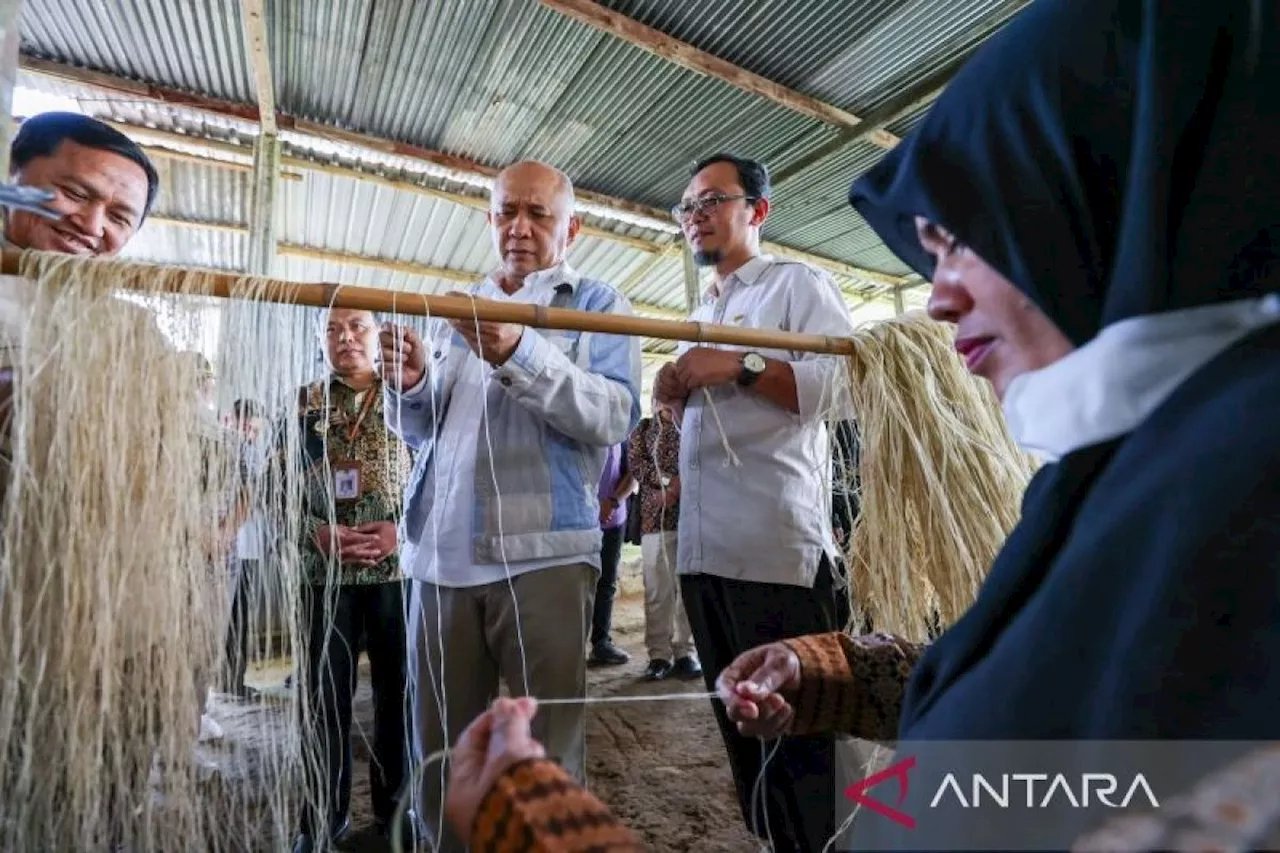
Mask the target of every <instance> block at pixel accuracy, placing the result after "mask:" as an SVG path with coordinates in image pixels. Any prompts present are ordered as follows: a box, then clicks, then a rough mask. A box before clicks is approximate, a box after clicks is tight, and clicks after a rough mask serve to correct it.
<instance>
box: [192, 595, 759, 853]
mask: <svg viewBox="0 0 1280 853" xmlns="http://www.w3.org/2000/svg"><path fill="white" fill-rule="evenodd" d="M628 580H630V579H628ZM643 636H644V611H643V603H642V600H641V598H640V596H639V595H638V590H637V589H636V584H635V583H634V582H624V584H623V596H622V597H621V598H620V599H619V600H618V602H617V604H616V606H615V609H614V639H615V641H616V642H617V643H618V644H619V645H620V646H622V647H623V648H625V649H626V650H627V651H628V652H630V653H631V661H630V663H627V664H625V665H623V666H619V667H610V668H602V669H592V670H589V691H590V695H595V696H630V695H647V694H657V693H691V692H702V691H704V690H705V685H704V683H703V682H702V681H701V680H698V681H687V682H686V681H678V680H674V679H673V680H669V681H666V682H662V683H658V684H652V683H649V682H645V681H643V680H642V678H641V673H642V672H643V670H644V668H645V666H646V664H647V660H646V657H645V651H644V647H643ZM287 673H288V666H287V663H281V664H278V665H275V666H272V667H269V668H259V669H256V670H255V671H253V672H252V673H251V675H250V678H249V681H250V683H252V684H253V685H254V686H256V687H260V688H263V689H265V690H266V692H267V693H268V698H267V699H266V700H265V701H264V702H259V703H253V704H251V705H244V704H240V703H236V702H233V701H228V700H226V699H225V698H222V697H215V699H214V700H213V701H212V703H211V705H210V709H209V710H210V713H211V714H212V716H213V717H214V718H215V719H216V720H217V721H218V722H219V723H220V724H221V725H222V726H223V728H224V730H225V732H226V735H225V738H224V741H223V742H222V743H221V744H211V745H209V747H208V751H209V752H210V757H212V758H213V759H214V760H216V759H217V753H218V752H224V751H226V750H228V749H229V748H231V747H232V746H233V745H234V746H236V747H243V746H244V745H245V744H243V743H239V744H236V743H235V742H236V741H237V740H242V739H243V738H244V737H245V736H246V733H247V732H250V731H253V732H256V734H255V735H254V738H255V739H257V738H262V737H263V734H262V732H263V731H264V728H263V727H264V726H266V728H267V729H271V728H275V727H276V726H278V727H279V729H278V730H279V731H281V732H284V731H287V727H288V726H289V724H290V716H291V714H292V712H293V703H292V701H291V697H289V695H288V692H287V691H284V690H283V689H282V688H281V685H282V683H283V681H284V678H285V675H286V674H287ZM368 685H369V678H368V663H367V661H365V662H364V663H363V665H362V667H361V672H360V689H359V693H358V694H357V697H356V710H355V721H356V724H355V726H354V727H353V732H354V737H355V743H354V751H355V757H356V771H355V780H354V785H353V791H352V815H351V823H352V834H351V835H350V836H349V838H348V841H347V842H346V843H345V844H344V845H343V848H344V849H346V850H354V851H369V853H373V851H384V850H388V849H390V848H389V847H387V845H385V844H384V843H382V842H381V841H380V839H378V838H377V837H376V836H374V835H373V834H372V832H371V831H370V830H369V827H370V824H371V823H372V819H371V816H370V811H369V786H368V776H367V767H368V758H369V743H368V741H367V740H366V738H368V737H369V736H370V735H371V734H372V703H371V695H370V690H369V686H368ZM587 767H588V770H587V772H588V786H589V787H590V789H591V790H592V791H593V792H594V793H595V794H596V795H597V796H599V797H600V798H601V799H602V800H603V801H604V802H605V803H607V804H608V805H609V806H610V807H611V808H612V809H613V811H614V813H615V814H617V815H618V816H619V817H620V818H621V819H622V820H624V821H625V822H626V823H627V824H628V825H629V826H631V827H632V828H633V829H634V830H635V831H636V832H637V833H639V834H640V835H641V836H642V838H643V840H644V842H645V843H646V845H647V846H648V848H649V849H650V850H653V851H655V853H750V851H755V850H758V849H759V847H760V845H759V844H758V843H756V842H753V841H752V838H751V836H750V834H749V833H748V832H747V831H746V830H745V828H744V827H743V826H742V820H741V817H740V813H739V811H738V807H737V804H736V799H735V797H734V795H733V787H732V786H733V783H732V779H731V777H730V775H729V768H728V763H727V761H726V758H725V753H724V747H723V745H722V743H721V741H720V735H719V732H718V730H717V728H716V725H715V719H714V717H713V716H712V712H711V706H710V703H709V702H708V701H707V700H705V699H698V700H679V701H671V702H642V703H635V704H618V705H595V706H590V707H589V708H588V714H587Z"/></svg>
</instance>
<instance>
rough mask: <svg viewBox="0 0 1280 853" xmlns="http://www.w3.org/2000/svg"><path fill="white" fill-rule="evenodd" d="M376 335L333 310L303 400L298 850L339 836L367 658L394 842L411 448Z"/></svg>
mask: <svg viewBox="0 0 1280 853" xmlns="http://www.w3.org/2000/svg"><path fill="white" fill-rule="evenodd" d="M378 331H379V329H378V323H377V321H376V319H375V318H374V316H373V314H372V313H370V312H369V311H357V310H351V309H340V308H334V309H331V310H330V311H329V312H328V314H327V316H326V318H325V323H324V326H323V335H324V350H325V355H326V358H327V361H328V365H329V370H330V373H329V376H327V377H326V378H325V379H322V380H320V381H317V382H314V383H312V384H311V385H308V386H306V387H305V388H303V389H302V390H301V393H300V396H299V407H300V413H299V414H300V417H301V434H300V435H299V437H298V440H299V443H300V444H301V446H302V453H303V460H302V464H303V468H304V474H303V484H304V489H303V501H302V503H303V517H302V524H301V542H300V543H299V550H300V552H301V558H302V572H303V575H302V580H303V587H302V620H303V621H302V630H303V639H304V642H305V644H306V646H307V648H306V650H305V653H304V654H302V655H299V657H298V660H299V662H300V664H301V663H305V669H302V670H301V672H300V684H299V688H300V689H299V696H300V697H301V699H302V701H301V702H300V703H299V704H300V706H301V707H302V709H303V725H304V734H305V743H306V745H307V748H308V749H310V750H311V754H310V755H309V756H308V758H309V760H308V761H307V766H308V768H309V770H308V775H309V777H310V778H309V779H308V782H309V785H310V797H309V799H311V800H312V801H313V802H312V804H311V806H310V807H308V809H307V811H306V813H305V814H304V816H303V821H302V832H301V834H300V835H299V837H298V839H297V843H296V844H295V848H294V849H295V850H299V851H305V850H310V849H312V848H313V847H319V846H320V843H319V842H320V837H321V833H327V834H328V835H329V837H330V838H331V839H333V840H337V839H338V838H339V837H341V836H342V835H344V834H345V832H346V830H347V828H348V825H349V824H348V811H349V808H350V800H351V770H352V768H351V764H352V758H351V743H350V730H351V708H352V699H353V697H354V694H355V689H356V673H357V664H358V655H359V650H360V649H361V648H363V649H365V650H366V651H367V652H368V654H369V664H370V671H371V676H372V681H373V685H372V686H373V703H374V742H373V755H372V756H371V760H370V766H369V773H370V789H371V794H372V799H373V815H374V820H375V822H376V824H377V827H376V828H377V830H378V831H379V832H381V833H384V834H385V833H389V832H390V831H391V826H390V824H391V820H392V816H393V813H394V811H395V806H396V797H397V794H398V793H399V789H400V786H401V783H402V782H403V780H404V774H405V762H406V756H405V743H404V713H403V706H404V697H405V650H406V645H405V616H404V605H403V601H404V584H405V581H404V576H403V574H402V573H401V570H400V562H399V555H398V549H397V543H396V523H397V520H398V518H399V516H400V506H401V495H402V494H403V492H404V487H405V482H406V479H407V478H408V474H409V469H410V458H409V451H408V448H406V447H405V445H404V444H403V443H402V442H401V441H400V440H399V439H398V438H396V437H395V436H394V435H392V434H391V432H390V431H389V430H388V429H387V426H386V422H385V420H384V419H383V416H382V397H383V395H382V382H381V379H380V378H379V376H378V374H377V372H376V370H375V358H376V353H377V350H378Z"/></svg>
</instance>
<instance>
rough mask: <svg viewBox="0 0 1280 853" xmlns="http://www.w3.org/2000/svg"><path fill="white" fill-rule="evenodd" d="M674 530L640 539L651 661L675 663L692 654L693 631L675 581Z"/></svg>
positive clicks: (678, 585) (647, 534)
mask: <svg viewBox="0 0 1280 853" xmlns="http://www.w3.org/2000/svg"><path fill="white" fill-rule="evenodd" d="M676 537H677V533H676V532H675V531H674V530H668V531H663V532H661V533H646V534H644V536H642V537H640V563H641V565H642V566H643V568H644V645H645V649H646V650H647V651H648V653H649V660H665V661H667V662H668V663H674V662H675V661H676V660H678V659H679V658H682V657H686V656H688V655H692V654H693V651H694V649H693V631H691V630H690V629H689V616H688V614H687V613H685V610H684V604H683V603H682V602H681V601H680V584H679V583H678V582H677V581H676Z"/></svg>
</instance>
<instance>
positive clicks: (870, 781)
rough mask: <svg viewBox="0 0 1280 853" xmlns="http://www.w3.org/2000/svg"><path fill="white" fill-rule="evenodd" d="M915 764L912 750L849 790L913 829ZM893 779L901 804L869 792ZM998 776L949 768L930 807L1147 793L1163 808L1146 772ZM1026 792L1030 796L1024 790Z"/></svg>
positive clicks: (1112, 804) (1096, 800) (1081, 801)
mask: <svg viewBox="0 0 1280 853" xmlns="http://www.w3.org/2000/svg"><path fill="white" fill-rule="evenodd" d="M915 766H916V758H915V756H914V755H911V756H907V757H906V758H903V759H900V760H899V761H896V762H894V763H893V764H891V765H889V766H888V767H886V768H885V769H883V770H881V771H879V772H877V773H873V774H871V775H870V776H868V777H867V778H865V779H862V780H860V781H858V782H854V783H853V784H852V785H850V786H849V787H848V788H846V789H845V792H844V795H845V796H846V797H848V798H849V799H850V800H852V801H853V802H855V803H857V804H858V805H860V806H863V807H864V808H867V809H870V810H871V811H873V812H875V813H876V814H878V815H881V816H882V817H886V818H888V819H889V820H891V821H893V822H894V823H897V824H899V825H901V826H904V827H906V828H907V829H915V826H916V821H915V818H914V817H912V816H911V815H909V814H907V813H906V812H904V811H902V809H901V806H902V804H903V803H904V802H906V799H907V792H908V789H909V785H910V779H909V776H908V774H909V772H910V771H911V770H912V768H914V767H915ZM891 779H893V780H896V781H897V783H898V785H897V791H898V796H897V803H896V804H895V805H892V806H891V805H889V804H888V803H884V802H881V801H880V800H877V799H875V798H874V797H872V796H870V795H869V794H868V793H867V792H868V791H869V790H870V789H872V788H874V787H875V786H877V785H879V784H880V783H882V782H886V781H888V780H891ZM994 779H995V780H997V781H993V779H992V778H988V777H987V776H984V775H983V774H981V773H974V774H972V775H971V777H970V778H969V784H968V785H967V786H966V785H963V784H962V783H961V777H958V776H957V775H956V774H955V773H948V774H947V775H946V776H944V777H943V779H942V782H941V784H939V785H938V789H937V791H935V792H934V795H933V799H932V800H930V802H929V808H931V809H934V808H937V807H938V806H939V805H941V804H942V803H944V802H954V803H955V804H958V805H960V806H961V807H962V808H967V809H972V808H978V807H980V806H991V807H996V808H1002V809H1007V808H1010V807H1011V806H1012V807H1015V808H1017V807H1021V805H1022V803H1024V802H1025V803H1026V807H1027V808H1031V809H1035V808H1040V809H1043V808H1049V807H1050V806H1053V805H1055V804H1066V805H1069V806H1070V807H1072V808H1089V807H1090V806H1092V805H1095V804H1097V805H1103V806H1107V807H1109V808H1118V809H1123V808H1128V807H1129V805H1130V803H1132V802H1134V800H1135V799H1136V798H1139V797H1141V798H1142V799H1145V801H1146V802H1147V803H1148V804H1150V806H1151V807H1152V808H1154V809H1158V808H1160V803H1159V801H1157V800H1156V795H1155V792H1153V791H1152V790H1151V785H1150V784H1148V783H1147V779H1146V777H1145V776H1143V775H1142V774H1141V773H1139V774H1137V775H1136V776H1135V777H1134V778H1133V779H1132V780H1131V781H1129V783H1128V785H1121V783H1120V780H1119V779H1117V778H1116V777H1115V776H1114V775H1112V774H1110V773H1084V774H1081V775H1080V777H1079V779H1078V780H1077V779H1075V778H1074V777H1070V776H1068V775H1067V774H1064V773H1056V774H1049V773H1004V774H1001V775H1000V776H998V777H994ZM1041 783H1043V785H1041ZM1120 790H1123V791H1124V795H1123V797H1122V798H1120V799H1119V800H1118V801H1117V800H1114V799H1113V797H1114V795H1115V794H1116V793H1117V792H1118V791H1120ZM966 792H967V793H966ZM1023 792H1025V796H1022V795H1021V794H1022V793H1023ZM1037 793H1039V795H1037Z"/></svg>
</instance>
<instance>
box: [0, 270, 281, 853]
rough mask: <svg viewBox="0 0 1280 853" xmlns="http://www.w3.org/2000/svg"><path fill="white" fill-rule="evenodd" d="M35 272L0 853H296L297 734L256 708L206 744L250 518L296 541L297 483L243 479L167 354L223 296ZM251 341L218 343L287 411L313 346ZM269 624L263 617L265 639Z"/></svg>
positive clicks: (165, 279) (167, 273)
mask: <svg viewBox="0 0 1280 853" xmlns="http://www.w3.org/2000/svg"><path fill="white" fill-rule="evenodd" d="M22 272H23V277H22V278H21V279H12V278H6V279H3V280H2V281H3V283H4V285H5V289H4V295H5V299H4V301H3V310H4V314H3V318H4V321H5V322H4V324H3V334H4V341H3V343H4V345H5V348H6V351H7V355H8V364H9V365H11V366H12V368H13V370H14V376H15V386H14V397H13V400H12V406H11V407H10V410H9V413H8V420H9V430H8V447H7V448H6V453H5V462H6V464H5V469H4V471H3V475H4V477H3V488H4V500H3V514H2V516H0V524H2V525H3V526H2V530H3V539H2V540H0V631H3V635H4V641H3V642H0V758H2V759H3V767H2V768H0V790H2V791H4V795H3V797H0V849H4V850H110V849H124V850H137V851H141V850H181V849H191V847H192V845H193V843H195V840H196V839H198V846H199V848H200V849H202V850H210V851H223V850H244V849H251V850H252V849H264V850H267V849H275V850H278V849H283V848H284V847H287V845H288V842H289V840H290V839H291V838H292V835H293V833H294V832H295V831H296V826H297V819H298V815H299V813H300V810H301V808H302V805H303V804H302V802H301V797H302V795H303V794H302V792H303V791H304V787H303V786H302V785H301V784H300V769H301V768H300V760H299V757H298V756H299V749H298V744H297V738H296V734H295V733H294V731H293V729H294V727H292V726H289V727H281V726H278V725H275V726H267V725H263V724H262V723H261V720H263V719H264V718H265V716H267V711H266V709H265V708H258V709H248V710H242V711H239V712H238V717H237V719H235V720H234V724H235V726H236V729H237V731H236V737H235V738H234V739H233V738H227V740H228V741H229V745H228V746H224V747H216V746H215V747H212V748H210V747H206V746H204V745H202V744H199V743H198V742H197V735H198V733H199V731H200V727H201V715H202V712H203V711H205V709H206V707H207V705H208V703H207V701H206V698H207V696H208V693H209V690H210V689H211V688H213V687H214V685H215V682H217V681H218V674H219V670H220V668H221V666H222V662H223V643H224V636H225V631H226V626H227V618H228V611H229V604H230V600H231V589H230V584H231V574H230V571H229V569H228V565H229V563H228V556H227V555H228V551H229V547H230V544H231V542H232V541H233V540H234V537H235V534H236V528H237V526H238V524H239V523H240V521H241V520H242V514H243V513H244V512H245V511H246V510H247V509H248V508H250V507H256V508H258V509H259V510H260V511H261V512H262V513H264V514H265V515H266V516H267V522H268V524H270V525H271V526H273V527H274V528H275V529H277V530H278V531H280V534H281V539H282V540H284V541H285V542H292V541H296V525H297V522H296V519H297V505H296V504H297V502H296V499H295V497H294V496H296V494H297V482H296V480H297V478H296V475H295V474H294V473H293V472H289V471H284V472H283V480H282V481H279V482H276V483H274V484H273V485H267V484H266V483H265V482H259V483H258V484H256V485H250V484H247V483H246V481H245V479H244V477H243V476H242V470H243V466H242V462H243V458H242V453H241V448H240V447H239V446H238V442H237V441H236V438H235V436H234V435H233V434H232V433H231V431H230V430H228V429H226V428H224V427H223V426H222V425H221V424H220V423H219V422H218V420H217V418H216V416H215V414H214V413H213V412H211V411H210V410H209V409H208V407H207V405H206V404H205V401H202V400H201V399H200V396H199V387H200V385H201V383H202V381H203V380H204V375H203V374H202V373H201V370H200V368H199V367H198V361H199V359H198V357H197V358H195V359H193V358H192V356H194V355H195V353H193V352H179V351H178V348H177V347H175V346H174V344H173V342H172V340H171V338H173V337H177V338H187V339H189V338H192V337H193V336H198V333H200V332H202V331H205V332H207V331H208V330H207V329H202V326H204V325H205V323H206V318H207V313H208V302H207V300H205V299H203V298H201V295H202V294H203V293H205V292H207V291H208V290H209V289H210V285H209V282H208V280H206V279H205V277H204V274H202V273H200V272H187V271H174V270H166V269H163V268H158V267H136V266H134V267H125V266H124V265H115V264H105V263H96V262H95V263H89V262H84V261H79V260H76V259H71V258H66V257H62V256H37V255H31V256H29V257H27V258H24V267H23V270H22ZM125 284H127V285H128V288H129V290H128V292H127V293H124V292H122V291H121V286H122V285H125ZM273 288H275V285H274V284H272V283H270V282H260V281H259V282H255V281H251V280H245V281H244V282H242V285H241V286H240V287H239V288H238V290H239V293H240V295H241V297H242V302H241V303H237V304H238V305H239V306H240V307H241V308H242V309H244V310H247V311H249V313H250V314H252V313H253V310H254V309H257V308H262V307H275V306H269V303H270V302H273V301H279V300H280V294H279V293H276V292H273ZM144 306H145V307H144ZM259 319H267V320H269V318H259ZM162 325H163V326H164V329H163V330H162V328H161V326H162ZM253 325H254V324H253V323H246V324H242V328H240V329H239V330H238V331H237V333H236V334H234V335H232V334H224V335H223V336H222V341H221V343H220V344H219V345H218V348H219V352H218V356H219V357H218V359H217V361H219V362H221V363H223V364H226V365H229V366H231V367H229V369H228V370H227V371H226V374H227V375H228V378H231V377H230V374H235V373H237V372H238V373H239V374H240V375H238V376H235V377H234V381H235V382H236V383H237V384H238V386H239V390H240V392H241V395H242V396H256V397H258V398H259V399H261V400H263V401H264V402H266V403H267V404H268V405H269V406H272V405H275V406H278V405H279V404H280V401H282V400H283V399H286V398H287V388H286V387H282V386H285V385H288V384H292V383H291V382H289V381H288V380H287V376H288V374H287V371H285V370H283V369H282V365H283V364H285V363H286V362H288V361H289V352H288V350H289V348H290V347H295V346H297V345H298V344H299V341H298V340H297V338H296V336H290V335H277V334H276V333H278V332H280V331H281V329H280V328H279V326H278V324H275V323H272V322H269V321H268V322H262V323H258V324H257V325H258V326H259V328H258V329H257V333H256V334H255V333H254V331H253V329H251V328H249V327H251V326H253ZM224 331H227V330H225V329H224ZM281 423H282V424H285V425H287V424H289V423H290V419H288V418H285V419H283V420H282V421H281ZM295 433H296V430H295ZM281 440H282V442H283V444H284V445H286V446H288V445H292V446H296V444H297V437H296V435H293V436H289V435H284V436H282V437H281ZM279 557H280V558H279V560H278V566H279V568H278V572H279V574H280V577H279V580H278V583H277V584H276V585H275V587H274V589H275V592H274V597H275V599H276V600H275V601H274V602H266V604H265V607H263V608H257V609H256V610H258V611H261V610H266V611H269V612H274V613H276V614H277V617H278V620H279V621H280V622H281V623H282V624H279V625H274V626H270V627H271V629H272V631H273V632H274V634H275V635H276V636H277V638H278V642H279V646H280V648H277V649H275V650H274V652H272V651H270V650H268V651H267V652H266V653H267V654H275V655H279V654H281V653H282V652H283V651H287V650H288V649H289V648H290V647H295V648H296V643H297V639H298V638H297V628H296V622H295V619H294V615H293V612H292V608H291V607H290V606H289V604H288V601H289V598H284V600H283V603H282V601H281V598H282V596H287V595H288V593H289V592H291V591H292V590H293V589H294V588H296V583H297V581H296V569H295V568H294V566H295V565H296V560H295V559H294V557H293V555H291V554H290V553H289V549H288V548H283V549H281V553H280V555H279ZM267 597H268V598H270V597H272V594H268V596H267ZM264 627H267V626H263V625H261V624H260V620H258V619H257V617H256V616H254V617H251V624H250V631H251V632H252V633H253V634H255V635H256V634H260V633H268V632H266V631H263V630H262V629H263V628H264ZM260 655H261V653H260V652H257V651H251V656H253V657H258V656H260ZM210 750H212V751H210Z"/></svg>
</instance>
